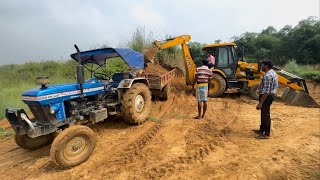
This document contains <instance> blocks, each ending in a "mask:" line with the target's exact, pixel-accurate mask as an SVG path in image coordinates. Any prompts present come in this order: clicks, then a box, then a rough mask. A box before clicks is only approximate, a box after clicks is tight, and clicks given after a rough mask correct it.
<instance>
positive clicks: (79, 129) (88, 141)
mask: <svg viewBox="0 0 320 180" xmlns="http://www.w3.org/2000/svg"><path fill="white" fill-rule="evenodd" d="M95 145H96V137H95V134H94V132H93V130H92V129H90V128H89V127H87V126H83V125H75V126H71V127H69V128H67V129H65V130H63V131H62V132H61V133H60V134H59V135H58V136H57V137H56V138H55V140H54V141H53V143H52V145H51V149H50V156H51V159H52V160H53V161H54V163H55V164H57V165H58V166H59V167H61V168H70V167H73V166H77V165H79V164H81V163H83V162H85V161H86V160H88V159H89V157H90V155H91V154H92V152H93V150H94V147H95Z"/></svg>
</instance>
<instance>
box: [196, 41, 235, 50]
mask: <svg viewBox="0 0 320 180" xmlns="http://www.w3.org/2000/svg"><path fill="white" fill-rule="evenodd" d="M218 46H237V45H236V44H235V43H233V42H225V43H216V44H207V45H204V46H203V47H202V49H205V48H210V47H218Z"/></svg>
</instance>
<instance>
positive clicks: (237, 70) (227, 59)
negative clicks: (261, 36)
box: [148, 35, 320, 107]
mask: <svg viewBox="0 0 320 180" xmlns="http://www.w3.org/2000/svg"><path fill="white" fill-rule="evenodd" d="M190 39H191V36H190V35H180V36H177V37H175V38H170V39H166V40H161V41H159V40H155V41H154V45H155V46H156V47H157V48H158V49H166V48H169V47H172V46H176V45H181V47H182V52H183V60H184V64H185V69H186V84H187V85H193V84H194V81H195V72H196V64H195V63H194V61H193V59H192V57H191V54H190V51H189V48H188V45H187V42H189V41H190ZM235 47H236V44H235V43H218V44H209V45H205V46H203V48H202V49H203V51H205V52H206V53H214V56H215V64H214V67H212V68H211V71H212V73H213V77H212V79H211V80H210V82H209V96H210V97H219V96H221V95H222V94H223V93H224V92H225V91H226V90H227V89H228V88H235V89H237V90H238V91H240V92H244V93H249V95H250V96H251V97H252V98H253V99H258V97H259V94H258V92H257V89H258V86H259V83H260V81H261V78H262V76H263V75H264V74H265V73H264V72H263V71H261V64H260V63H247V62H243V61H242V60H241V59H239V58H237V56H236V51H235ZM152 52H153V53H154V55H155V52H156V51H155V50H154V49H153V50H152ZM151 54H152V53H151ZM148 59H154V58H153V57H152V56H151V55H150V52H149V56H148ZM274 70H276V71H277V72H278V82H279V83H280V84H283V85H285V86H287V87H288V88H287V90H286V91H284V93H283V94H282V96H281V97H282V98H283V99H284V100H285V101H286V102H287V103H289V104H291V105H299V106H307V107H320V106H319V104H318V103H317V102H316V101H315V100H314V99H313V98H312V97H311V96H310V95H309V92H308V88H307V85H306V82H305V80H304V79H303V78H300V77H298V76H296V75H293V74H291V73H289V72H286V71H284V70H281V69H279V68H274ZM280 73H281V74H283V76H282V75H280ZM285 76H286V77H287V78H288V79H287V78H286V77H285Z"/></svg>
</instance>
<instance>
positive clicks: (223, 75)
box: [211, 68, 227, 79]
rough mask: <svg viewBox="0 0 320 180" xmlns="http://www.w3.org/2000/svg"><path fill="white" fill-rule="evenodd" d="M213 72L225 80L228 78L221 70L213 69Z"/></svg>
mask: <svg viewBox="0 0 320 180" xmlns="http://www.w3.org/2000/svg"><path fill="white" fill-rule="evenodd" d="M211 71H212V73H216V74H219V75H221V76H222V77H223V78H224V79H226V78H227V76H226V75H225V74H224V72H223V71H221V70H219V69H213V68H212V69H211Z"/></svg>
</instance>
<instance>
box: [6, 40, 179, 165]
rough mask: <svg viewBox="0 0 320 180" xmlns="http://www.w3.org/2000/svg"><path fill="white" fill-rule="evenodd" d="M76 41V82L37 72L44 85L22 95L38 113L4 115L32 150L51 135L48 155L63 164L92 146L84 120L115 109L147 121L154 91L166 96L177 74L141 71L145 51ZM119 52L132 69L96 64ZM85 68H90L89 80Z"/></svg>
mask: <svg viewBox="0 0 320 180" xmlns="http://www.w3.org/2000/svg"><path fill="white" fill-rule="evenodd" d="M75 47H76V49H77V53H75V54H72V55H71V57H72V58H73V59H74V60H76V61H78V65H77V82H76V83H71V84H57V85H51V86H48V84H49V78H48V77H37V83H38V84H39V85H41V87H40V88H35V89H31V90H27V91H24V92H23V93H22V100H23V102H24V103H25V104H27V105H28V107H29V109H30V111H31V112H32V114H33V116H34V117H31V116H30V117H29V116H28V114H27V113H26V111H25V110H24V109H21V108H7V109H6V117H7V119H8V121H9V122H10V124H11V126H12V128H13V129H14V131H15V132H16V135H15V142H16V144H17V145H18V146H20V147H22V148H24V149H29V150H34V149H38V148H40V147H43V146H45V145H47V144H49V143H51V142H52V141H53V142H52V145H51V150H50V156H51V158H52V160H53V161H54V162H55V163H56V164H57V165H58V166H60V167H62V168H69V167H73V166H76V165H79V164H81V163H83V162H84V161H86V160H87V159H88V158H89V156H90V155H91V153H92V152H93V150H94V147H95V144H96V138H95V135H94V132H93V131H92V129H90V128H89V127H87V126H84V124H88V123H91V124H92V123H97V122H101V121H104V120H106V119H107V118H108V117H109V116H113V115H116V114H121V115H122V117H123V119H124V120H125V121H127V122H128V123H130V124H141V123H143V122H144V121H146V119H147V117H148V116H149V113H150V110H151V104H152V103H151V97H152V95H159V94H160V95H161V96H162V97H166V98H168V97H169V94H170V86H169V85H170V84H169V80H170V78H172V77H174V71H172V72H169V73H167V74H166V75H164V76H166V78H163V76H159V75H154V74H153V75H152V74H145V73H143V70H144V65H145V63H144V55H143V54H141V53H139V52H136V51H134V50H131V49H126V48H103V49H96V50H91V51H85V52H80V51H79V49H78V47H77V46H76V45H75ZM115 57H118V58H121V59H122V60H123V61H124V62H125V63H127V64H128V65H129V67H130V69H131V71H130V72H119V73H115V74H114V75H113V77H112V79H109V78H108V76H107V74H105V73H104V72H103V71H101V70H100V71H99V70H98V69H103V68H105V67H106V64H107V63H106V62H107V61H108V60H109V59H110V58H115ZM84 68H86V69H88V70H89V71H90V73H91V78H90V79H89V80H86V81H84ZM168 77H169V78H168ZM162 79H166V81H163V80H162Z"/></svg>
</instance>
